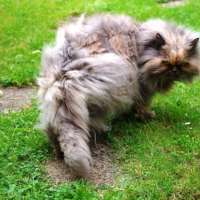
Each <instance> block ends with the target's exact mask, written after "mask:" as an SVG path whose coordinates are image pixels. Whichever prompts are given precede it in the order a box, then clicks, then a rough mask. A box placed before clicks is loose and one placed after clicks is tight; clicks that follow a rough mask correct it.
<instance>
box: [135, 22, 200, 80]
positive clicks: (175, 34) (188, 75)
mask: <svg viewBox="0 0 200 200" xmlns="http://www.w3.org/2000/svg"><path fill="white" fill-rule="evenodd" d="M198 41H199V38H198V35H197V34H195V33H193V32H191V31H189V30H187V29H185V28H183V27H180V26H175V25H172V24H167V23H166V22H164V21H162V20H150V21H148V22H146V23H144V24H142V25H141V27H140V32H139V34H138V47H139V48H138V51H139V52H138V53H139V57H138V66H139V68H140V70H141V71H142V72H143V73H146V76H148V78H153V79H156V81H162V82H170V81H171V82H174V81H176V80H189V81H190V80H192V78H193V77H194V76H195V75H199V72H200V61H199V51H198Z"/></svg>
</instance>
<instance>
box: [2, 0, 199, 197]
mask: <svg viewBox="0 0 200 200" xmlns="http://www.w3.org/2000/svg"><path fill="white" fill-rule="evenodd" d="M94 12H109V13H123V14H127V15H130V16H132V17H134V18H136V19H137V20H140V21H145V20H146V19H149V18H157V17H159V18H162V19H167V20H171V21H175V22H177V23H180V24H184V25H185V26H187V27H190V28H191V29H194V30H196V31H200V23H199V20H200V1H199V0H188V1H187V3H186V4H185V5H184V6H180V7H177V8H166V7H165V8H164V7H162V6H161V5H159V4H157V3H156V0H145V1H141V0H129V1H128V0H124V1H119V0H113V1H111V0H96V1H92V0H88V1H77V0H71V1H69V0H68V1H64V0H48V1H47V0H34V1H29V0H0V30H1V31H0V55H1V59H0V84H1V85H2V86H12V85H16V86H27V85H30V84H35V77H36V76H37V75H38V72H39V69H40V60H41V51H42V48H43V46H44V45H45V44H48V43H50V42H53V40H54V38H55V32H56V29H57V27H58V25H59V24H60V23H61V22H62V21H63V20H64V19H66V18H67V17H68V16H69V15H73V16H78V15H80V14H81V13H88V14H92V13H94ZM199 88H200V80H196V81H195V82H194V83H193V84H192V85H188V84H183V83H177V84H176V87H175V89H174V90H173V91H172V92H170V93H169V94H168V95H167V96H159V95H157V96H156V97H155V98H154V101H153V104H152V110H154V111H155V112H156V116H157V117H156V119H155V120H152V121H147V122H142V123H141V122H137V121H134V120H133V119H130V118H127V117H125V116H124V117H119V118H117V119H116V120H114V121H113V122H112V127H113V128H112V131H111V132H110V133H108V139H107V142H109V144H110V147H111V148H113V149H114V151H115V152H116V155H117V159H116V158H115V160H113V163H114V164H115V165H116V166H118V167H119V168H120V170H121V173H120V174H121V175H120V176H118V177H116V182H115V183H114V186H112V187H111V186H107V185H103V186H94V185H92V184H88V183H84V182H81V181H76V182H73V183H68V184H67V185H65V184H59V185H58V186H53V185H52V184H51V180H49V179H47V178H45V177H46V176H45V175H46V173H47V172H46V171H45V169H44V165H45V162H46V161H48V160H50V159H51V156H52V154H53V152H52V148H51V145H50V143H49V142H47V141H46V140H45V137H44V134H43V133H42V132H40V131H38V130H37V128H36V127H35V125H36V124H37V117H38V114H39V112H38V110H37V103H36V102H35V101H33V103H32V107H30V108H26V109H23V110H22V111H20V112H9V113H8V114H1V115H0V117H1V118H0V119H1V120H0V122H1V124H0V169H1V170H0V199H2V200H4V199H16V200H20V199H28V200H29V199H34V200H35V199H39V200H41V199H48V200H49V199H52V200H57V199H93V200H96V199H108V200H109V199H113V200H114V199H120V200H125V199H145V200H146V199H152V200H155V199H170V200H171V199H185V200H190V199H195V200H196V199H200V123H199V118H200V101H199V99H200V92H199ZM97 142H98V141H97Z"/></svg>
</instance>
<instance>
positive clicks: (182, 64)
mask: <svg viewBox="0 0 200 200" xmlns="http://www.w3.org/2000/svg"><path fill="white" fill-rule="evenodd" d="M179 65H180V66H185V65H187V63H186V62H182V63H180V64H179Z"/></svg>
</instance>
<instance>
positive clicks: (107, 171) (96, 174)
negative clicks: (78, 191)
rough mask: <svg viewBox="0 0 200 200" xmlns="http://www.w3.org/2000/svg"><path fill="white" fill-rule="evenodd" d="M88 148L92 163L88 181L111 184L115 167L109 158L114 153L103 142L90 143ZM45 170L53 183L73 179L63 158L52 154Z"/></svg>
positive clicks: (95, 183) (96, 183) (97, 183)
mask: <svg viewBox="0 0 200 200" xmlns="http://www.w3.org/2000/svg"><path fill="white" fill-rule="evenodd" d="M90 150H91V154H92V157H93V164H92V165H91V176H90V179H89V180H88V182H89V183H93V184H94V185H96V186H97V185H103V184H108V185H112V184H113V183H114V174H115V168H114V165H113V164H112V162H111V159H110V158H113V157H114V153H113V152H112V150H111V149H110V147H109V146H108V145H107V144H105V143H99V144H97V145H94V144H90ZM46 170H47V171H48V177H50V178H53V184H54V185H57V183H59V182H62V183H67V182H71V181H74V180H75V179H74V176H73V175H72V173H71V171H70V168H69V167H68V166H67V165H66V163H65V162H64V159H59V158H57V157H56V156H53V157H52V159H51V160H50V161H49V162H48V163H47V164H46Z"/></svg>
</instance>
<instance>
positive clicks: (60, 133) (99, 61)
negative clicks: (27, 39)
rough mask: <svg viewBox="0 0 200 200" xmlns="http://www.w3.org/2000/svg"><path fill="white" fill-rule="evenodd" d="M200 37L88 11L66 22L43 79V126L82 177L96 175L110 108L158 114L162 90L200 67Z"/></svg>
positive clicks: (46, 54)
mask: <svg viewBox="0 0 200 200" xmlns="http://www.w3.org/2000/svg"><path fill="white" fill-rule="evenodd" d="M198 40H199V39H198V36H197V34H196V33H193V32H191V31H189V30H187V29H185V28H183V27H179V26H175V25H171V24H168V23H166V22H164V21H162V20H150V21H147V22H145V23H138V22H136V21H134V20H133V19H132V18H130V17H127V16H122V15H119V16H118V15H115V16H111V15H94V16H91V17H84V16H82V17H81V18H80V19H79V20H77V22H76V23H75V22H74V23H72V24H66V25H64V26H62V27H61V28H59V30H58V33H57V39H56V43H55V47H53V48H52V47H46V48H44V51H43V58H42V70H41V73H40V75H41V77H40V78H38V80H37V81H38V84H39V93H38V95H39V99H40V101H41V106H40V109H41V126H42V130H44V131H45V132H46V134H47V135H48V138H49V140H50V141H51V142H52V143H53V146H54V148H55V151H56V153H57V155H58V156H59V155H62V154H64V159H65V161H66V163H67V164H68V165H69V166H70V167H71V169H72V171H73V172H74V174H75V175H76V176H77V177H79V178H81V177H82V178H87V177H88V176H89V173H90V164H91V163H92V157H91V154H90V150H89V147H88V141H89V137H90V132H94V131H95V132H96V133H97V132H103V131H105V130H106V125H105V123H104V121H105V117H106V116H108V115H114V114H115V113H116V112H117V113H119V112H132V113H134V115H135V116H136V117H137V118H140V119H148V118H153V117H154V113H153V112H150V111H149V106H150V102H151V99H152V97H153V95H154V94H155V93H156V92H160V93H165V92H167V91H168V90H170V89H171V88H172V86H173V84H174V81H176V80H183V81H184V80H187V81H191V80H192V78H193V77H194V76H196V75H198V74H199V71H200V66H199V64H200V61H199V53H198Z"/></svg>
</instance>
